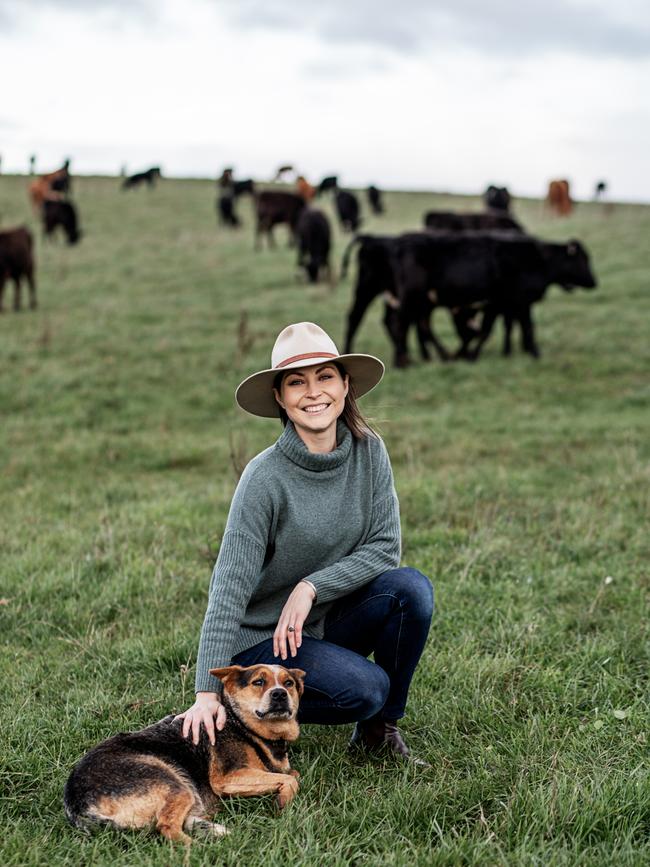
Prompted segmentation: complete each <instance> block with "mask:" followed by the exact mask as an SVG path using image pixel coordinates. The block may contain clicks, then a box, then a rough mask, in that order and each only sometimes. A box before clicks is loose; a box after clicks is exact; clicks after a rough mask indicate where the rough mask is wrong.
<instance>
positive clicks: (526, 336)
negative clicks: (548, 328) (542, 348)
mask: <svg viewBox="0 0 650 867" xmlns="http://www.w3.org/2000/svg"><path fill="white" fill-rule="evenodd" d="M518 319H519V322H520V324H521V337H522V341H523V349H524V352H527V353H528V354H529V355H532V356H533V358H539V355H540V352H539V347H538V346H537V342H536V341H535V325H534V323H533V317H532V311H531V307H530V305H527V306H525V307H522V308H521V309H520V311H519V315H518Z"/></svg>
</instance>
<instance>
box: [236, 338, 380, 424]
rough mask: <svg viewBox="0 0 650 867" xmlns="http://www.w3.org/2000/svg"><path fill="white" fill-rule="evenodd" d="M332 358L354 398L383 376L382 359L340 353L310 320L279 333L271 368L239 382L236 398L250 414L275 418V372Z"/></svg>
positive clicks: (276, 416)
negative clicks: (351, 386) (350, 384)
mask: <svg viewBox="0 0 650 867" xmlns="http://www.w3.org/2000/svg"><path fill="white" fill-rule="evenodd" d="M331 361H337V362H339V363H340V364H341V365H342V366H343V367H344V368H345V372H346V373H348V374H349V375H350V379H351V380H352V382H353V383H354V390H355V394H356V396H357V397H361V396H362V395H363V394H367V393H368V392H369V391H370V390H371V389H373V388H374V387H375V386H376V385H377V383H378V382H379V381H380V380H381V378H382V376H383V375H384V365H383V362H381V361H380V360H379V359H378V358H375V356H374V355H360V354H359V353H352V354H349V355H340V354H339V351H338V349H337V348H336V344H335V343H334V341H333V340H332V338H331V337H330V336H329V334H327V333H326V332H325V331H323V329H322V328H320V326H318V325H315V324H314V323H313V322H296V323H295V324H293V325H287V327H286V328H285V329H283V330H282V331H281V332H280V333H279V334H278V338H277V340H276V341H275V345H274V346H273V351H272V353H271V367H269V368H267V370H260V371H259V373H253V374H252V375H251V376H249V377H247V378H246V379H245V380H244V381H243V382H242V383H240V385H239V387H238V388H237V391H236V392H235V400H236V401H237V403H238V404H239V405H240V406H241V408H242V409H245V410H246V412H250V413H251V414H252V415H259V416H262V417H263V418H278V416H279V415H280V407H279V406H278V403H277V401H276V399H275V396H274V394H273V381H274V379H275V377H276V376H277V375H278V373H282V372H283V371H284V370H290V369H291V368H293V367H299V368H301V367H311V366H312V365H314V364H323V363H327V362H331Z"/></svg>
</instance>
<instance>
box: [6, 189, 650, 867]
mask: <svg viewBox="0 0 650 867" xmlns="http://www.w3.org/2000/svg"><path fill="white" fill-rule="evenodd" d="M25 186H26V182H25V179H24V178H11V177H0V212H1V213H2V216H3V225H4V226H8V225H11V224H15V223H17V222H20V221H23V220H26V221H31V222H33V221H32V218H31V216H30V214H29V210H28V205H27V197H26V195H25ZM214 192H215V191H214V187H213V185H212V184H209V183H208V182H203V181H180V180H178V181H171V180H169V181H164V182H163V183H162V184H161V185H160V186H159V188H157V189H156V190H154V191H151V192H150V191H148V190H138V191H134V192H132V193H128V194H127V193H124V194H122V193H120V192H119V189H118V181H117V180H110V179H99V178H82V179H78V180H77V181H76V182H75V189H74V194H75V198H76V200H77V202H78V205H79V208H80V213H81V223H82V228H83V229H84V230H85V232H86V235H85V237H84V239H83V241H82V243H81V244H80V246H79V247H78V248H67V247H65V246H63V245H62V244H51V245H50V244H47V245H46V244H43V243H42V242H41V240H40V238H39V239H38V244H37V246H38V249H37V253H38V266H39V297H40V307H39V310H38V311H37V312H36V313H22V314H20V315H16V314H14V313H11V312H9V313H6V314H4V316H2V317H1V318H0V413H1V418H2V436H1V437H0V467H1V468H2V473H1V475H0V498H1V499H0V514H1V516H2V520H1V522H0V547H1V550H2V571H1V588H0V597H2V600H3V602H2V604H1V605H0V642H1V657H0V676H1V682H2V684H3V690H2V695H3V700H2V705H1V707H0V712H1V713H2V724H1V726H0V732H1V734H0V739H1V740H0V763H1V768H0V815H1V817H2V827H3V833H2V839H1V841H0V863H2V864H3V865H45V864H47V865H52V867H54V865H64V864H80V865H89V864H93V865H94V864H97V865H114V864H121V865H170V864H174V865H175V864H178V865H180V864H182V863H183V861H184V858H185V854H184V852H183V851H181V849H179V848H177V849H175V850H171V849H170V848H169V846H168V845H166V844H165V843H164V842H163V841H162V840H161V839H160V838H157V837H155V836H152V835H146V834H123V835H120V834H117V833H114V832H111V831H108V830H106V831H100V832H99V833H98V834H96V835H95V836H93V837H90V838H85V837H83V836H82V835H80V834H79V833H78V832H76V831H75V830H73V829H72V828H70V827H69V826H68V825H67V823H66V821H65V818H64V815H63V810H62V805H61V792H62V787H63V784H64V782H65V779H66V777H67V775H68V773H69V770H70V768H71V766H72V764H73V763H74V762H75V761H76V759H77V758H78V757H79V756H80V755H81V754H82V753H83V752H84V751H85V750H86V749H87V748H89V747H90V746H91V745H93V744H94V743H96V742H97V741H98V740H99V739H101V738H103V737H105V736H108V735H110V734H112V733H114V732H116V731H119V730H125V729H133V728H138V727H141V726H143V725H145V724H147V723H149V722H152V721H154V720H156V719H158V718H160V717H161V716H162V715H163V714H165V713H167V712H170V711H172V710H181V709H183V708H185V707H186V706H187V705H188V704H189V703H190V700H191V696H192V684H193V663H194V658H195V652H196V647H197V641H198V635H199V630H200V626H201V622H202V618H203V613H204V608H205V603H206V596H207V587H208V581H209V576H210V572H211V567H212V562H213V560H214V557H215V553H216V551H217V550H218V546H219V540H220V536H221V533H222V531H223V527H224V524H225V520H226V515H227V510H228V505H229V502H230V497H231V495H232V491H233V489H234V485H235V484H236V478H237V476H236V470H235V466H236V465H237V464H238V463H241V462H242V461H246V460H247V459H249V458H250V457H251V456H252V455H254V454H255V453H256V452H257V451H259V450H260V449H262V448H264V447H265V446H266V445H268V444H270V443H271V442H272V441H273V439H274V438H275V437H276V436H277V435H278V433H279V426H278V424H277V423H274V422H272V421H262V420H260V421H254V420H252V419H249V418H248V417H246V416H245V415H244V414H243V413H242V412H240V411H239V410H237V409H236V408H235V406H234V401H233V391H234V388H235V386H236V385H237V383H238V382H239V381H240V380H241V379H242V378H243V377H244V376H245V375H246V374H248V373H249V372H251V371H254V370H257V369H261V368H262V367H265V366H267V365H268V359H269V355H270V347H271V345H272V343H273V340H274V338H275V336H276V334H277V333H278V331H279V330H280V328H281V327H282V326H283V325H285V324H286V323H287V322H290V321H299V320H302V319H310V320H315V321H317V322H318V323H320V324H321V325H323V327H325V328H326V329H327V330H329V331H330V333H331V334H332V335H333V336H334V337H335V339H336V340H338V341H342V333H343V323H344V316H345V311H346V309H347V306H348V304H349V301H350V295H351V289H350V281H348V283H347V284H346V285H340V286H339V287H338V288H337V289H336V291H335V292H334V293H330V292H329V291H328V290H327V289H326V288H325V287H316V288H313V287H307V286H305V285H304V283H302V282H299V281H297V280H296V279H295V276H294V272H295V267H294V253H293V251H289V250H287V249H286V247H285V246H284V235H283V233H282V232H281V231H279V232H278V240H279V241H280V243H279V246H278V249H277V251H275V252H268V251H266V250H265V251H263V252H261V253H257V254H256V253H254V252H253V243H252V225H251V217H250V206H249V203H248V201H244V202H243V205H242V213H243V216H244V219H245V226H244V229H243V230H242V231H241V232H240V233H238V234H232V233H230V232H227V231H225V230H219V229H217V227H216V225H215V217H214ZM386 201H387V209H388V213H387V215H386V216H385V217H384V218H381V219H379V218H369V219H368V221H367V223H366V224H365V225H364V229H367V230H368V231H377V232H392V231H399V230H402V229H406V228H416V227H418V225H419V223H420V219H421V214H422V212H423V211H424V210H425V209H426V208H428V207H435V206H440V207H446V206H451V207H456V208H461V207H473V208H477V207H478V205H479V203H478V200H472V199H460V198H452V197H448V196H434V195H430V194H415V193H413V194H398V193H392V194H388V195H387V196H386ZM516 205H517V208H516V209H517V215H518V216H519V217H520V218H521V220H522V222H523V223H524V225H526V226H527V227H529V228H530V230H531V231H533V232H534V233H536V234H538V235H540V236H541V237H544V238H548V239H567V238H569V237H571V236H575V237H578V238H580V239H581V240H582V241H583V242H584V243H585V244H586V245H587V247H588V249H589V250H590V252H591V253H592V258H593V265H594V270H595V271H596V274H597V276H598V278H599V283H600V285H599V288H598V289H597V290H596V291H595V292H592V293H588V292H580V291H576V292H575V293H573V294H571V295H568V294H565V293H563V292H562V291H561V290H560V289H558V288H557V287H555V288H553V289H551V290H550V292H549V294H548V296H547V299H546V301H545V302H544V303H543V304H542V305H539V306H538V308H537V309H536V311H535V315H536V320H537V326H538V339H539V344H540V347H541V350H542V353H543V356H542V358H541V360H540V361H537V362H535V361H533V360H531V359H530V358H528V357H527V356H523V355H522V354H521V353H520V352H519V351H517V353H516V354H515V355H514V357H513V358H511V359H509V360H507V359H503V358H501V356H500V354H499V351H500V336H495V337H493V338H492V341H491V342H490V343H489V344H488V346H487V347H486V349H485V352H484V355H483V356H482V358H481V359H480V361H479V362H478V363H477V364H475V365H470V364H464V363H463V364H461V363H458V364H448V365H442V364H440V363H437V362H432V363H431V364H429V365H424V364H421V363H417V364H415V365H414V366H413V367H411V368H410V369H408V370H406V371H396V370H394V369H390V368H389V371H388V374H387V376H386V378H385V381H384V383H383V384H382V386H381V387H380V388H379V389H378V390H377V391H376V392H373V394H372V395H370V396H369V397H368V399H367V400H365V401H364V402H363V406H364V408H365V410H366V412H367V413H368V415H369V416H371V417H372V418H373V419H375V421H376V422H377V424H378V426H379V428H380V430H381V431H382V433H383V435H384V437H385V439H386V441H387V444H388V447H389V450H390V453H391V456H392V460H393V466H394V470H395V477H396V484H397V488H398V493H399V496H400V502H401V508H402V519H403V535H404V561H405V562H407V563H408V564H410V565H412V566H415V567H417V568H419V569H421V570H422V571H424V572H425V573H426V574H428V575H430V576H431V578H432V581H433V582H434V585H435V588H436V598H437V606H438V608H437V613H436V616H435V619H434V623H433V626H432V629H431V633H430V638H429V642H428V645H427V648H426V651H425V655H424V658H423V660H422V663H421V665H420V667H419V669H418V672H417V675H416V679H415V682H414V686H413V690H412V694H411V700H410V706H409V712H408V716H407V718H406V719H405V720H404V730H405V732H406V736H407V739H408V741H409V743H410V744H411V746H412V747H413V749H414V751H415V752H416V753H418V754H420V755H422V756H424V757H426V758H427V759H428V760H429V761H430V762H431V764H432V766H433V768H432V770H429V771H424V772H418V773H416V771H415V770H414V769H412V768H402V767H396V766H394V765H391V764H384V763H382V762H379V763H371V764H364V763H358V762H357V761H354V760H352V759H350V758H349V757H348V756H347V754H346V749H345V745H346V741H347V737H348V735H349V731H347V730H344V729H342V728H341V729H327V728H316V727H305V728H304V729H303V733H302V736H301V739H300V741H299V743H298V745H297V748H296V750H295V752H294V756H293V764H294V766H295V767H296V768H297V769H298V770H299V771H300V772H301V774H302V787H301V791H300V794H299V796H298V798H297V800H296V801H295V802H294V804H293V805H292V807H291V808H290V809H289V810H288V811H286V812H285V814H283V815H281V816H279V817H276V816H275V814H274V811H273V806H272V803H271V801H270V800H269V799H266V798H261V799H240V800H233V801H230V802H228V803H226V804H225V806H224V810H223V813H222V817H221V819H222V820H223V821H225V823H226V824H227V825H228V826H229V828H230V830H231V831H232V833H231V835H230V836H229V837H228V838H226V839H224V840H221V841H218V842H202V841H200V840H197V841H196V842H195V843H194V845H193V847H192V850H191V854H190V856H189V863H190V864H192V865H199V864H206V865H207V864H227V865H231V864H232V865H235V864H242V863H245V864H264V865H276V864H277V865H285V864H304V865H347V864H354V865H378V864H381V865H407V864H408V865H411V864H422V865H459V864H466V865H475V864H476V865H495V864H499V865H501V864H503V865H544V867H546V865H571V867H573V865H596V864H597V865H612V864H616V865H640V864H644V863H648V860H650V842H649V841H650V780H649V779H648V765H647V759H648V738H649V737H650V733H649V731H648V672H649V671H650V659H649V645H650V643H649V640H648V629H647V624H648V596H649V592H648V591H649V580H648V576H649V566H648V563H649V562H650V534H649V533H648V514H649V506H650V461H649V457H650V437H648V409H649V404H650V379H649V370H650V341H649V340H648V314H649V313H650V294H649V290H648V282H649V277H650V261H649V257H648V253H647V238H648V233H649V231H650V208H647V207H642V206H623V205H620V206H616V207H615V208H614V210H613V212H611V213H607V212H606V211H605V209H604V208H603V206H600V205H581V206H580V207H578V209H577V210H576V212H575V215H574V216H573V217H572V218H571V219H569V220H565V221H559V220H558V221H553V220H550V219H549V218H547V217H545V215H544V214H543V212H542V208H541V205H540V203H539V202H534V201H520V202H517V203H516ZM326 207H327V208H328V209H329V203H327V205H326ZM39 234H40V233H39ZM280 236H282V237H280ZM345 243H346V239H344V238H342V237H341V236H340V235H337V259H338V254H339V253H340V252H342V250H343V247H344V244H345ZM8 300H10V299H7V298H5V302H7V301H8ZM244 311H245V312H246V313H247V314H248V324H249V332H250V336H251V338H252V346H251V347H250V348H249V349H248V350H247V351H242V350H241V347H240V345H239V342H238V339H237V331H238V326H239V322H240V317H241V315H242V312H244ZM381 315H382V311H381V304H380V302H379V301H377V302H376V303H375V306H374V307H373V308H372V309H371V310H370V311H369V313H368V316H367V318H366V320H365V321H364V324H363V326H362V328H361V330H360V332H359V335H358V339H357V343H356V348H357V349H358V350H359V351H366V352H371V353H375V354H378V355H379V356H381V357H383V358H384V359H386V360H387V361H389V362H390V360H391V353H390V348H389V345H388V342H387V339H386V337H385V335H384V332H383V329H382V326H381V324H380V320H381ZM446 319H447V317H446V315H445V314H444V312H439V313H438V314H437V317H436V327H437V328H438V329H439V331H440V334H441V335H442V336H443V338H444V339H446V340H447V341H448V342H451V331H450V328H449V325H448V323H447V321H446ZM413 350H415V347H413ZM414 355H415V352H414ZM606 578H611V579H612V580H611V581H608V582H606V580H605V579H606Z"/></svg>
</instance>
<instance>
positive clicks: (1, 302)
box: [0, 271, 6, 313]
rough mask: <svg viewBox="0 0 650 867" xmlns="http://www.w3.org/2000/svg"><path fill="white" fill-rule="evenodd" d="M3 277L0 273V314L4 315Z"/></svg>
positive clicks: (4, 279)
mask: <svg viewBox="0 0 650 867" xmlns="http://www.w3.org/2000/svg"><path fill="white" fill-rule="evenodd" d="M5 282H6V278H5V275H4V274H3V273H2V272H1V271H0V313H4V294H5Z"/></svg>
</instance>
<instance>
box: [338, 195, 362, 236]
mask: <svg viewBox="0 0 650 867" xmlns="http://www.w3.org/2000/svg"><path fill="white" fill-rule="evenodd" d="M334 201H335V204H336V213H337V214H338V216H339V222H340V224H341V228H342V229H343V231H344V232H356V230H357V229H358V228H359V225H360V223H361V220H360V219H359V200H358V199H357V197H356V196H355V195H354V193H350V192H348V190H338V189H337V190H336V192H335V194H334Z"/></svg>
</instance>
